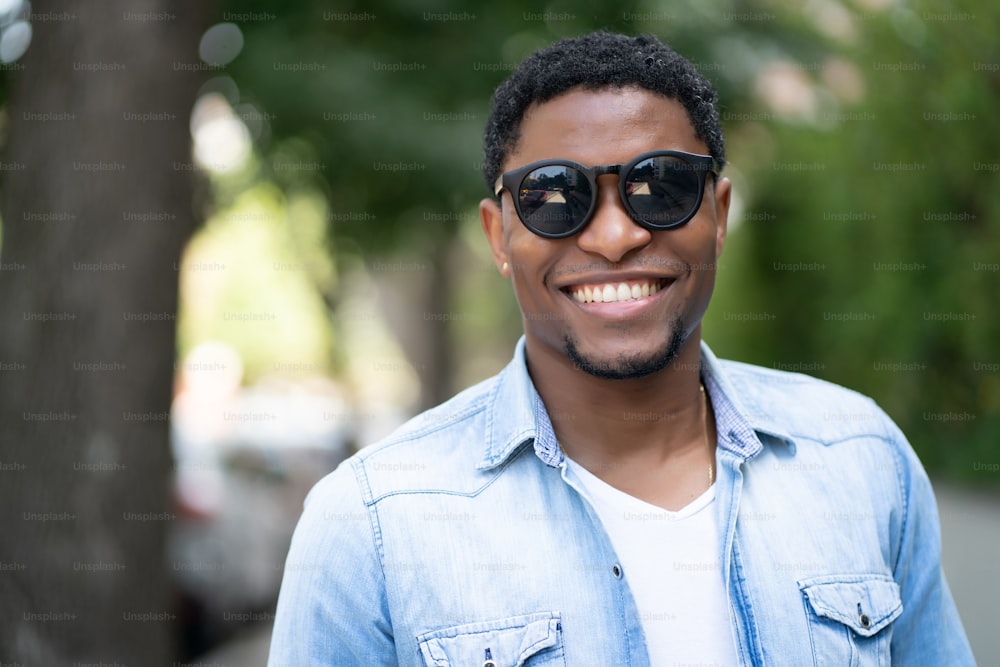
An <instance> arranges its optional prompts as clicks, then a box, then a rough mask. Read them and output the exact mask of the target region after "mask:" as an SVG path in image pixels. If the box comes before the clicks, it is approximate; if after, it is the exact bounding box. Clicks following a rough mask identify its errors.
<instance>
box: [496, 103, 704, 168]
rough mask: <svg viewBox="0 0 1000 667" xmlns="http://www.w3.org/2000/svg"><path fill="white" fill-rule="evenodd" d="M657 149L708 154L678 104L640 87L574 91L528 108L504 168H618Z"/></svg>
mask: <svg viewBox="0 0 1000 667" xmlns="http://www.w3.org/2000/svg"><path fill="white" fill-rule="evenodd" d="M661 149H672V150H682V151H687V152H690V153H703V154H704V153H707V152H708V148H707V146H706V145H705V143H704V142H703V141H701V140H700V139H698V138H697V137H696V136H695V132H694V126H693V125H692V124H691V119H690V117H689V116H688V113H687V110H685V109H684V106H683V105H682V104H681V103H680V102H678V101H677V100H673V99H670V98H668V97H665V96H663V95H660V94H659V93H654V92H652V91H649V90H645V89H642V88H634V87H629V88H606V89H600V90H585V89H582V88H575V89H573V90H570V91H568V92H566V93H563V94H561V95H559V96H557V97H554V98H552V99H551V100H548V101H546V102H542V103H541V104H533V105H532V106H530V107H529V108H528V110H527V111H526V112H525V114H524V118H522V120H521V127H520V133H519V137H518V141H517V145H516V146H515V148H514V150H513V151H512V152H511V153H510V154H509V155H508V156H507V160H506V162H505V163H504V165H503V170H504V171H509V170H511V169H516V168H517V167H520V166H523V165H526V164H528V163H530V162H536V161H538V160H547V159H551V158H564V159H568V160H573V161H575V162H579V163H581V164H585V165H597V164H620V163H624V162H628V161H629V160H631V159H632V158H633V157H635V156H636V155H639V154H640V153H645V152H648V151H653V150H661Z"/></svg>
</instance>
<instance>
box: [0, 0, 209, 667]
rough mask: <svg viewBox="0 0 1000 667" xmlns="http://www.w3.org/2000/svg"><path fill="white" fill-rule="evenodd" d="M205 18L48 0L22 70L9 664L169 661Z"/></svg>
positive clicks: (5, 598) (188, 7) (3, 625)
mask: <svg viewBox="0 0 1000 667" xmlns="http://www.w3.org/2000/svg"><path fill="white" fill-rule="evenodd" d="M192 11H193V13H192ZM207 12H208V9H207V7H206V6H205V5H204V4H203V3H184V4H183V5H181V6H178V5H175V4H174V3H170V2H167V0H148V1H146V2H142V3H134V2H130V1H128V0H105V1H104V2H95V3H86V4H83V5H81V4H79V3H74V2H69V1H68V0H67V1H64V2H45V1H44V0H38V1H37V2H33V3H32V21H31V23H32V28H33V31H34V34H33V39H32V43H31V46H30V48H29V49H28V51H27V53H25V55H24V56H23V57H22V59H21V60H20V61H19V63H17V65H16V66H14V67H8V69H10V70H13V71H11V72H10V99H9V104H8V107H7V121H8V122H7V128H6V135H7V146H6V148H5V152H4V155H3V158H2V161H0V162H2V164H0V168H2V169H0V178H2V201H0V211H2V215H3V223H4V227H3V239H2V254H0V264H2V269H3V270H2V271H0V516H2V517H3V520H2V525H3V537H2V538H0V568H2V569H3V570H4V571H2V572H0V581H2V582H3V583H2V584H0V589H2V592H0V619H2V621H0V658H2V660H3V661H4V662H15V663H20V664H38V665H42V664H45V665H57V664H71V662H73V661H76V662H103V663H111V664H114V663H115V662H116V661H117V662H118V663H121V664H129V665H133V664H134V665H139V664H142V665H157V664H170V663H171V661H172V657H173V652H174V648H173V647H174V643H175V642H174V627H175V623H173V622H172V621H173V620H174V616H173V615H174V613H175V610H174V609H173V608H172V601H171V596H170V589H169V564H168V563H167V562H166V559H165V541H166V533H167V528H168V525H169V523H170V521H172V520H173V518H174V517H173V514H172V510H171V506H170V499H169V480H170V472H171V467H172V463H171V455H170V449H169V422H168V413H169V408H170V400H171V394H172V391H171V387H172V378H173V364H174V336H175V332H174V328H175V319H176V315H175V313H176V306H177V279H178V273H177V266H178V264H179V260H180V253H181V249H182V247H183V244H184V243H185V241H186V239H187V238H188V237H189V236H190V234H191V232H192V230H193V229H194V227H195V220H194V213H193V207H192V196H193V190H192V188H193V184H192V172H191V169H190V142H191V140H190V133H189V130H188V122H189V114H190V110H191V106H192V104H193V101H194V96H195V93H196V90H197V86H198V84H199V83H200V81H201V80H202V79H203V77H204V73H203V72H200V71H197V70H196V69H195V68H192V67H190V64H193V63H197V62H199V61H198V40H199V38H200V36H201V34H202V31H203V30H204V28H205V27H206V16H207ZM178 63H181V64H182V65H181V66H178V65H177V64H178ZM185 64H186V65H188V66H187V67H185V66H184V65H185Z"/></svg>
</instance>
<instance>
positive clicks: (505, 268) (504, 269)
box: [500, 262, 510, 275]
mask: <svg viewBox="0 0 1000 667" xmlns="http://www.w3.org/2000/svg"><path fill="white" fill-rule="evenodd" d="M509 269H510V264H508V263H507V262H504V263H503V266H501V267H500V273H502V274H504V275H506V274H507V271H508V270H509Z"/></svg>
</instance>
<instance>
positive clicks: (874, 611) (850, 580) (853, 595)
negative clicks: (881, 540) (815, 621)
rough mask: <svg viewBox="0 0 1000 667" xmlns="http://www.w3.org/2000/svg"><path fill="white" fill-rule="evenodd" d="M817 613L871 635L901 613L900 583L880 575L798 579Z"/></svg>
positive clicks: (861, 633)
mask: <svg viewBox="0 0 1000 667" xmlns="http://www.w3.org/2000/svg"><path fill="white" fill-rule="evenodd" d="M798 584H799V590H801V591H802V594H803V595H804V596H805V597H806V599H807V600H808V601H809V604H810V606H812V610H813V611H814V612H815V613H816V615H817V616H822V617H824V618H829V619H831V620H834V621H839V622H840V623H843V624H844V625H846V626H848V627H850V628H851V629H852V630H854V632H856V633H857V634H859V635H861V636H862V637H871V636H872V635H874V634H875V633H877V632H878V631H879V630H881V629H882V628H884V627H885V626H887V625H889V624H890V623H892V622H893V621H894V620H895V619H896V617H897V616H899V615H900V614H901V613H903V601H902V599H901V598H900V596H899V584H897V583H896V582H895V581H893V580H892V579H891V578H890V577H886V576H880V575H839V576H824V577H813V578H811V579H803V580H801V581H799V582H798Z"/></svg>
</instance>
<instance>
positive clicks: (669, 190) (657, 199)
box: [625, 155, 701, 227]
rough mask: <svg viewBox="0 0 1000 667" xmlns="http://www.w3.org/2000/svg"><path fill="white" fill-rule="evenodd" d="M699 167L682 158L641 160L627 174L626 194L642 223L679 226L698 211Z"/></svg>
mask: <svg viewBox="0 0 1000 667" xmlns="http://www.w3.org/2000/svg"><path fill="white" fill-rule="evenodd" d="M698 183H699V175H698V167H697V166H695V165H694V164H692V163H690V162H686V161H685V160H682V159H681V158H678V157H674V156H670V155H660V156H657V157H651V158H649V159H648V160H643V161H642V162H640V163H639V164H637V165H636V166H635V167H633V168H632V171H630V172H629V174H628V176H627V180H626V181H625V193H626V196H627V197H628V202H629V205H630V206H631V207H632V210H633V211H635V213H636V215H638V216H639V217H640V218H641V219H642V220H643V221H644V222H647V223H649V224H651V225H656V226H663V227H666V226H670V225H673V224H676V223H678V222H679V221H681V220H683V219H684V218H686V217H687V216H689V215H690V214H691V213H692V212H693V211H695V210H696V209H697V208H698V205H699V204H700V203H701V202H700V201H699V200H698Z"/></svg>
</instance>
